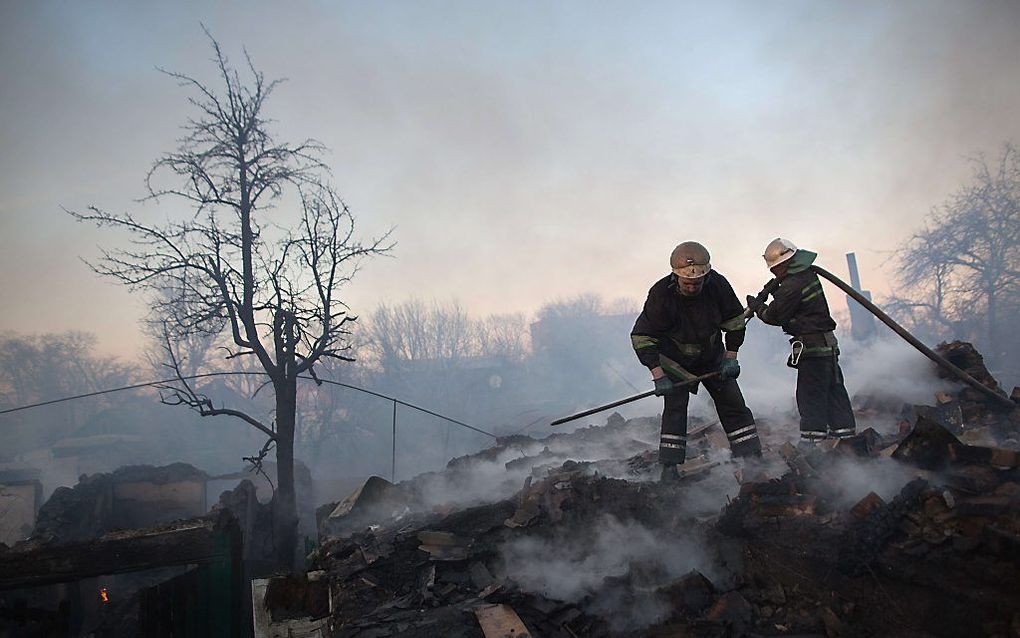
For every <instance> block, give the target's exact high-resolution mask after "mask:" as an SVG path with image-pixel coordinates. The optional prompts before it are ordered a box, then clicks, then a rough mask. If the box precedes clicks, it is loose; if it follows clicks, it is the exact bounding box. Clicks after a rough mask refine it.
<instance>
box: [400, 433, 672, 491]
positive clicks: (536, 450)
mask: <svg viewBox="0 0 1020 638" xmlns="http://www.w3.org/2000/svg"><path fill="white" fill-rule="evenodd" d="M657 441H658V423H657V422H655V421H653V420H632V421H628V422H627V424H626V425H625V426H620V427H606V428H593V429H592V430H591V431H590V434H589V435H588V436H585V435H583V434H575V435H574V436H573V437H570V438H567V437H555V436H554V437H550V438H549V439H546V440H524V439H522V440H521V441H520V442H519V443H515V444H511V445H508V446H507V447H506V448H504V449H502V450H499V451H498V452H497V453H495V454H493V455H488V456H480V457H477V458H472V459H467V460H464V461H459V462H454V463H453V464H452V467H450V468H449V469H447V470H446V471H444V472H441V473H431V474H425V475H422V476H419V477H418V478H417V479H416V480H415V484H416V485H415V491H416V495H417V498H418V499H419V506H420V507H423V508H433V507H438V506H458V507H466V506H471V505H477V504H481V503H490V502H494V501H498V500H502V499H505V498H510V497H511V496H513V495H514V494H515V493H516V492H517V491H518V490H520V489H521V485H523V483H524V480H525V478H526V477H528V476H531V475H533V474H537V473H539V472H541V470H543V469H546V468H554V467H559V466H561V465H562V464H563V463H564V462H566V461H576V462H578V463H589V462H598V461H606V460H608V461H607V462H605V463H599V464H598V465H597V466H593V467H588V468H586V471H588V472H590V473H594V472H596V471H598V472H599V473H600V474H602V475H603V476H610V477H614V478H627V479H629V480H635V479H636V478H638V477H635V476H634V475H633V474H632V473H628V470H627V468H626V467H625V465H626V464H625V463H624V462H623V459H627V458H629V457H632V456H635V455H637V454H640V453H642V452H647V451H649V450H652V449H655V448H656V446H657ZM641 478H643V479H645V480H647V479H648V478H650V476H645V477H641Z"/></svg>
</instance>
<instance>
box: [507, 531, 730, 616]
mask: <svg viewBox="0 0 1020 638" xmlns="http://www.w3.org/2000/svg"><path fill="white" fill-rule="evenodd" d="M709 556H710V554H709V552H707V551H706V549H705V546H704V545H703V543H702V540H701V539H700V538H698V537H696V536H691V535H684V536H682V537H678V536H675V535H671V534H669V533H667V532H665V531H662V530H654V529H649V528H647V527H645V526H643V525H640V524H638V523H635V522H633V521H620V520H618V519H616V518H614V517H612V516H604V517H602V518H600V519H598V520H597V521H595V522H594V524H592V525H591V526H588V527H586V528H585V529H582V530H577V529H574V530H572V531H571V532H566V531H563V530H557V531H556V535H554V536H552V537H550V538H539V537H531V536H529V537H525V538H521V539H518V540H515V541H512V542H510V543H508V544H506V545H504V546H503V547H502V549H501V552H500V559H501V561H502V563H503V575H504V576H506V577H508V578H511V579H513V580H514V581H516V582H517V583H518V584H519V585H520V586H521V587H522V588H523V589H525V590H528V591H534V592H537V593H540V594H542V595H543V596H546V597H549V598H553V599H557V600H564V601H569V602H575V603H576V602H579V601H582V600H584V599H586V598H588V599H589V600H588V601H587V603H588V604H587V607H588V608H589V611H592V612H594V613H597V614H599V615H602V616H603V617H605V618H607V619H608V620H609V622H610V624H611V625H612V626H613V628H614V629H616V630H625V629H637V628H640V627H644V626H647V625H650V624H653V623H655V622H657V621H659V620H661V619H662V618H663V617H664V616H665V615H666V614H667V613H668V612H669V610H670V609H669V606H668V605H667V604H666V602H665V600H664V599H662V598H660V597H658V596H657V595H656V594H655V593H654V590H655V588H656V587H657V586H660V585H665V584H668V583H670V582H672V581H674V580H676V579H678V578H680V577H681V576H683V575H684V574H686V573H687V572H689V571H690V570H692V569H697V570H698V571H700V572H701V573H702V574H704V575H705V576H706V577H708V578H709V580H715V582H719V579H720V578H721V576H720V570H719V568H718V567H717V566H716V565H714V564H713V562H712V561H711V559H710V558H709ZM625 576H627V577H629V578H628V579H627V580H628V581H629V582H630V584H633V585H635V588H636V589H638V590H640V591H643V592H645V594H646V595H642V596H639V597H638V598H637V599H636V600H635V599H634V598H633V597H632V596H629V595H627V594H625V593H624V591H623V589H624V588H623V586H622V584H620V583H615V584H614V582H613V579H614V578H622V577H625ZM596 593H597V595H595V594H596Z"/></svg>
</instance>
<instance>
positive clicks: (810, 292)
mask: <svg viewBox="0 0 1020 638" xmlns="http://www.w3.org/2000/svg"><path fill="white" fill-rule="evenodd" d="M820 294H822V282H821V281H819V280H817V279H815V280H814V281H812V282H811V283H809V284H808V285H806V286H804V287H803V288H801V290H800V301H801V303H803V302H805V301H811V300H812V299H814V298H815V297H817V296H818V295H820Z"/></svg>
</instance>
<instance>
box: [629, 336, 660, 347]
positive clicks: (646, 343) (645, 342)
mask: <svg viewBox="0 0 1020 638" xmlns="http://www.w3.org/2000/svg"><path fill="white" fill-rule="evenodd" d="M630 345H631V346H633V348H634V349H635V350H648V349H649V348H656V347H658V345H659V340H658V339H656V338H655V337H649V336H647V335H631V336H630Z"/></svg>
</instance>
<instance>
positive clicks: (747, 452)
mask: <svg viewBox="0 0 1020 638" xmlns="http://www.w3.org/2000/svg"><path fill="white" fill-rule="evenodd" d="M669 265H670V269H671V271H672V272H670V274H668V275H666V276H665V277H663V278H662V279H660V280H659V281H657V282H655V284H654V285H653V286H652V287H651V289H650V290H649V291H648V298H647V300H646V301H645V305H644V308H643V310H642V311H641V315H640V316H638V318H637V322H635V324H634V329H633V330H632V331H631V335H630V336H631V342H632V344H633V346H634V351H635V352H636V353H637V356H638V359H639V360H640V361H641V363H642V364H644V366H645V367H647V368H648V369H649V370H650V371H651V374H652V379H653V381H654V383H655V390H656V392H655V393H656V394H657V395H660V396H662V397H663V400H664V406H663V410H662V429H661V434H660V439H659V462H660V463H661V464H662V479H663V480H671V479H675V478H677V476H678V474H677V464H679V463H683V462H684V460H685V458H686V449H687V404H688V401H689V399H690V395H691V394H694V393H696V392H697V390H698V385H697V384H692V385H690V386H687V387H681V388H676V387H674V382H677V381H685V380H688V379H691V378H693V377H695V376H700V375H703V374H707V373H709V372H716V371H718V372H719V376H718V377H715V378H712V379H707V380H705V381H703V382H702V383H704V385H705V388H706V389H707V390H708V393H709V395H711V397H712V400H713V401H714V402H715V407H716V411H717V412H718V413H719V420H720V422H721V423H722V426H723V429H724V430H725V431H726V435H727V438H728V439H729V443H730V449H731V450H732V452H733V455H734V456H751V455H760V454H761V442H760V441H759V439H758V431H757V429H756V428H755V425H754V417H753V416H752V415H751V411H750V410H749V409H748V408H747V405H746V404H745V403H744V397H743V395H742V394H741V393H740V386H738V385H737V381H736V379H737V376H739V375H740V364H739V363H738V362H737V350H739V348H740V345H741V344H742V343H743V342H744V318H743V312H744V308H743V306H741V305H740V300H739V299H738V298H737V295H736V294H735V293H734V292H733V287H732V286H730V283H729V282H728V281H726V278H725V277H723V276H722V275H721V274H719V273H718V272H717V271H715V270H712V265H711V261H710V256H709V254H708V250H707V249H706V248H705V247H704V246H702V245H701V244H699V243H697V242H693V241H687V242H684V243H682V244H680V245H679V246H677V247H676V248H675V249H674V250H673V253H672V254H671V255H670V258H669ZM723 333H725V348H724V343H723V342H724V337H723Z"/></svg>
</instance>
